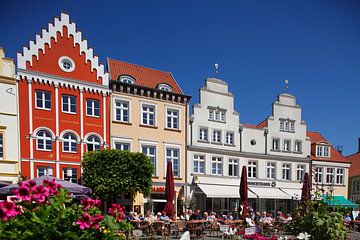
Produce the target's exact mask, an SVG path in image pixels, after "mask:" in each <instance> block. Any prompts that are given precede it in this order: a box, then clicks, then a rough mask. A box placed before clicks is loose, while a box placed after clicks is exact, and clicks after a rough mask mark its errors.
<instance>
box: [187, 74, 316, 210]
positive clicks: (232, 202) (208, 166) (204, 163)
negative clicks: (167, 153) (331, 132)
mask: <svg viewBox="0 0 360 240" xmlns="http://www.w3.org/2000/svg"><path fill="white" fill-rule="evenodd" d="M189 132H190V134H189V141H188V143H189V146H188V157H187V159H188V164H187V165H188V171H187V172H188V173H187V174H188V175H187V183H188V184H187V194H188V197H189V200H190V204H191V205H192V207H197V208H200V209H201V210H212V211H216V212H229V211H230V212H232V211H234V212H236V211H237V207H238V204H239V202H238V201H239V184H240V172H241V168H242V166H244V165H245V166H247V169H248V179H249V180H248V184H249V192H248V193H249V194H248V195H249V198H250V202H251V205H253V207H255V208H256V209H257V210H268V211H275V210H278V209H283V210H284V211H287V210H289V209H290V208H291V206H290V205H291V203H293V200H295V199H299V198H300V195H301V186H302V184H301V183H300V181H301V180H302V178H303V175H304V173H305V172H306V171H308V170H309V162H310V158H309V156H310V141H309V139H308V138H307V136H306V124H305V123H304V122H303V121H302V119H301V108H300V107H299V106H298V105H297V104H296V99H295V97H294V96H292V95H290V94H280V95H279V96H278V99H277V101H275V102H274V103H273V111H272V115H271V116H270V117H268V118H267V119H265V120H264V121H263V122H261V123H260V124H259V125H250V124H240V123H239V113H237V112H236V111H235V110H234V97H233V95H232V94H231V93H230V92H229V91H228V84H227V83H225V82H224V81H222V80H219V79H214V78H209V79H207V80H206V82H205V86H204V87H203V88H201V90H200V103H199V104H195V105H194V106H193V114H192V115H191V117H190V128H189Z"/></svg>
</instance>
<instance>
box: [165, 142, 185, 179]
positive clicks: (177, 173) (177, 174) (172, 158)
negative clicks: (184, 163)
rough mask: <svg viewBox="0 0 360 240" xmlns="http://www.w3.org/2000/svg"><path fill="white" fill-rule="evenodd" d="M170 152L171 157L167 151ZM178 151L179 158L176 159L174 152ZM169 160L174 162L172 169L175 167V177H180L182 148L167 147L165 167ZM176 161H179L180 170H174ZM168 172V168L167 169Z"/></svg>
mask: <svg viewBox="0 0 360 240" xmlns="http://www.w3.org/2000/svg"><path fill="white" fill-rule="evenodd" d="M168 150H170V151H171V155H170V156H169V155H167V151H168ZM175 150H176V151H177V152H178V156H177V157H175V156H174V152H173V151H175ZM168 160H170V161H172V167H173V173H174V177H180V175H181V172H180V171H181V151H180V148H178V147H172V146H166V147H165V166H167V162H168ZM174 160H177V161H178V165H177V166H178V169H174V167H175V164H174ZM165 170H166V167H165Z"/></svg>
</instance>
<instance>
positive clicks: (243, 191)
mask: <svg viewBox="0 0 360 240" xmlns="http://www.w3.org/2000/svg"><path fill="white" fill-rule="evenodd" d="M239 193H240V200H241V202H242V203H243V205H244V206H243V211H242V216H243V218H245V217H246V214H247V211H248V183H247V171H246V166H243V168H242V172H241V180H240V191H239Z"/></svg>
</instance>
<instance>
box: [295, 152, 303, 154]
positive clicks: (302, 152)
mask: <svg viewBox="0 0 360 240" xmlns="http://www.w3.org/2000/svg"><path fill="white" fill-rule="evenodd" d="M293 153H294V154H303V152H293Z"/></svg>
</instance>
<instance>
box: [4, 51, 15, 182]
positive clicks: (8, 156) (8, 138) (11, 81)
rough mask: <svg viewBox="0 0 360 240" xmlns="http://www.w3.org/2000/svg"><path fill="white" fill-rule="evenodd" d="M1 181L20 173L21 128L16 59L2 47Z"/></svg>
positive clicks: (11, 178) (12, 179)
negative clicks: (10, 56)
mask: <svg viewBox="0 0 360 240" xmlns="http://www.w3.org/2000/svg"><path fill="white" fill-rule="evenodd" d="M0 102H1V103H3V104H0V181H4V182H10V183H14V182H17V181H18V175H19V137H18V136H19V134H18V133H19V129H18V118H17V87H16V80H15V63H14V60H12V59H9V58H6V57H5V53H4V50H3V49H2V48H0Z"/></svg>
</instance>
